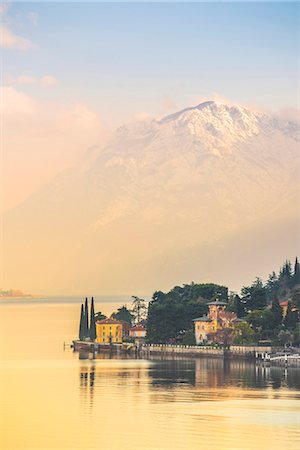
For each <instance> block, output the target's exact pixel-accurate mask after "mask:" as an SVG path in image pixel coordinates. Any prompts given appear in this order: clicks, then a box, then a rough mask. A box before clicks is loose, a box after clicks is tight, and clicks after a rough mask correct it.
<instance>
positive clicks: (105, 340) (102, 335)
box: [96, 318, 123, 344]
mask: <svg viewBox="0 0 300 450" xmlns="http://www.w3.org/2000/svg"><path fill="white" fill-rule="evenodd" d="M96 335H97V337H96V342H98V344H120V343H121V342H122V339H123V324H122V322H119V321H118V320H115V319H111V318H110V319H103V320H98V321H97V322H96Z"/></svg>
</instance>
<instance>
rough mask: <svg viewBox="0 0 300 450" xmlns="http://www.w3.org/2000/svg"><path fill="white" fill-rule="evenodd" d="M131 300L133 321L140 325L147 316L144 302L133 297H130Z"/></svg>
mask: <svg viewBox="0 0 300 450" xmlns="http://www.w3.org/2000/svg"><path fill="white" fill-rule="evenodd" d="M132 298H133V301H132V312H133V314H134V319H135V322H136V323H140V321H141V320H142V319H145V318H146V315H147V306H146V300H144V299H143V298H139V297H136V296H135V295H132Z"/></svg>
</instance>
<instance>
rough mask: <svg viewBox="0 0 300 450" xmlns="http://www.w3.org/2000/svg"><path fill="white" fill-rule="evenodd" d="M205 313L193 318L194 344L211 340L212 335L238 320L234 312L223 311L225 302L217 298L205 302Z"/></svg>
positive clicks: (232, 325) (229, 326)
mask: <svg viewBox="0 0 300 450" xmlns="http://www.w3.org/2000/svg"><path fill="white" fill-rule="evenodd" d="M207 305H208V308H209V311H208V314H207V315H204V316H202V317H198V318H197V319H193V322H194V324H195V338H196V344H197V345H198V344H202V343H203V342H207V341H213V340H214V339H213V337H214V335H217V333H218V332H220V331H221V330H224V329H228V328H233V327H234V325H235V324H236V323H237V322H238V321H239V319H238V318H237V315H236V314H235V313H234V312H230V311H225V309H226V306H227V303H226V302H222V301H219V300H215V301H213V302H209V303H207Z"/></svg>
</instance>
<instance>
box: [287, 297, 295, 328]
mask: <svg viewBox="0 0 300 450" xmlns="http://www.w3.org/2000/svg"><path fill="white" fill-rule="evenodd" d="M297 323H298V313H297V311H292V305H291V302H288V307H287V310H286V315H285V318H284V325H285V326H286V328H295V327H296V325H297Z"/></svg>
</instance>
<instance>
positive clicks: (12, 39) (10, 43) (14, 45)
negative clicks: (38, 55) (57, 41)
mask: <svg viewBox="0 0 300 450" xmlns="http://www.w3.org/2000/svg"><path fill="white" fill-rule="evenodd" d="M0 46H1V48H6V49H10V50H21V51H27V50H30V49H32V48H34V47H35V45H34V44H33V43H32V42H31V41H30V40H29V39H26V38H24V37H22V36H19V35H18V34H15V33H13V32H12V31H11V30H10V29H9V28H8V27H7V26H6V25H1V26H0Z"/></svg>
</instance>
